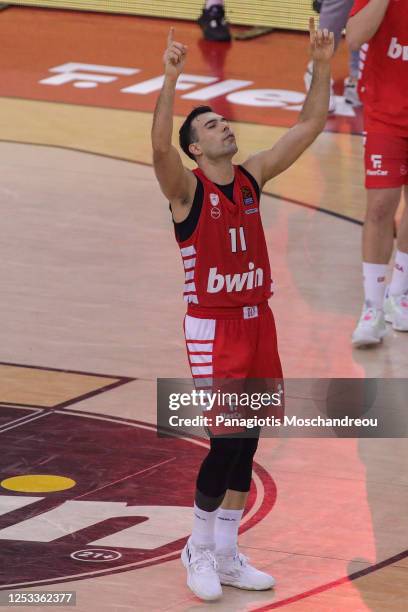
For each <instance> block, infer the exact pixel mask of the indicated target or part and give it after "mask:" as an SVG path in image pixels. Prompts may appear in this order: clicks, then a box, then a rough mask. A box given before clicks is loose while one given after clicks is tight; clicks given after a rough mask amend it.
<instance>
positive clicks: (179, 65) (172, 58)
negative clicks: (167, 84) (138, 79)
mask: <svg viewBox="0 0 408 612" xmlns="http://www.w3.org/2000/svg"><path fill="white" fill-rule="evenodd" d="M173 37H174V28H170V32H169V35H168V38H167V49H166V51H165V52H164V55H163V62H164V73H165V75H166V76H167V77H170V78H174V79H177V77H178V76H179V75H180V74H181V73H182V72H183V69H184V64H185V62H186V57H187V47H186V45H183V44H182V43H180V42H176V41H175V40H174V38H173Z"/></svg>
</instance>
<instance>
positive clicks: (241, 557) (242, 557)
mask: <svg viewBox="0 0 408 612" xmlns="http://www.w3.org/2000/svg"><path fill="white" fill-rule="evenodd" d="M237 557H238V560H239V562H240V564H241V565H242V566H244V567H245V566H246V565H248V561H249V559H248V557H246V556H245V555H244V554H243V553H241V552H240V553H238V555H237Z"/></svg>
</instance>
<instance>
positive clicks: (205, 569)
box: [181, 315, 226, 601]
mask: <svg viewBox="0 0 408 612" xmlns="http://www.w3.org/2000/svg"><path fill="white" fill-rule="evenodd" d="M216 328H217V321H216V320H215V319H199V318H196V317H191V316H189V315H186V317H185V319H184V335H185V339H186V347H187V354H188V359H189V363H190V369H191V373H192V376H193V379H194V381H195V384H196V387H200V388H203V389H205V388H211V385H212V378H213V356H214V341H215V336H216ZM220 461H221V460H220ZM217 462H218V458H217V457H216V456H214V453H212V451H211V450H210V452H209V454H208V456H207V457H206V459H205V460H204V462H203V464H202V466H201V468H200V472H199V476H200V474H202V476H201V481H202V482H204V483H207V482H210V480H209V478H208V477H207V473H208V472H210V471H211V465H212V464H213V463H217ZM217 476H220V479H219V480H217V482H215V483H213V487H212V488H211V489H208V487H207V486H206V485H205V484H204V485H203V484H202V485H201V489H202V490H200V489H197V488H196V493H195V498H194V510H193V530H192V536H191V537H190V538H189V540H188V541H187V543H186V545H185V547H184V549H183V551H182V554H181V560H182V563H183V565H184V567H185V568H186V570H187V585H188V587H189V588H190V589H191V590H192V591H193V593H194V594H195V595H197V597H199V598H200V599H203V600H205V601H212V600H215V599H219V597H221V595H222V589H221V584H220V581H219V578H218V574H217V572H216V562H215V556H214V552H215V543H214V522H215V517H216V513H217V509H218V507H219V505H220V504H221V502H222V499H223V497H224V494H225V490H226V483H224V484H223V480H226V477H225V475H224V474H223V471H222V469H221V470H220V472H217Z"/></svg>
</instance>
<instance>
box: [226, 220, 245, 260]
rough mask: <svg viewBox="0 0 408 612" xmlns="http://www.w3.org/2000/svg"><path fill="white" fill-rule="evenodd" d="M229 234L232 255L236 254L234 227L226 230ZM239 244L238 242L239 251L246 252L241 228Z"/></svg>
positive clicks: (241, 228) (235, 230)
mask: <svg viewBox="0 0 408 612" xmlns="http://www.w3.org/2000/svg"><path fill="white" fill-rule="evenodd" d="M228 231H229V234H230V238H231V251H232V252H233V253H236V252H237V250H238V249H237V229H236V228H235V227H230V229H229V230H228ZM239 242H240V245H239V246H240V248H239V250H240V251H246V249H247V247H246V242H245V233H244V228H243V227H242V226H241V227H240V228H239Z"/></svg>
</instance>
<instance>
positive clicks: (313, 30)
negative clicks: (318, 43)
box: [309, 17, 316, 42]
mask: <svg viewBox="0 0 408 612" xmlns="http://www.w3.org/2000/svg"><path fill="white" fill-rule="evenodd" d="M309 33H310V42H314V41H315V39H316V28H315V21H314V18H313V17H309Z"/></svg>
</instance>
